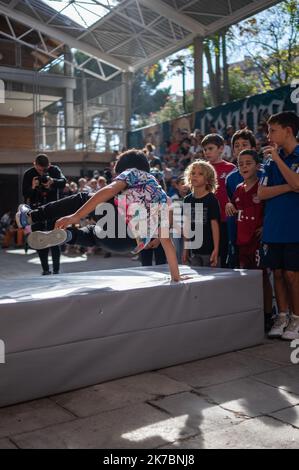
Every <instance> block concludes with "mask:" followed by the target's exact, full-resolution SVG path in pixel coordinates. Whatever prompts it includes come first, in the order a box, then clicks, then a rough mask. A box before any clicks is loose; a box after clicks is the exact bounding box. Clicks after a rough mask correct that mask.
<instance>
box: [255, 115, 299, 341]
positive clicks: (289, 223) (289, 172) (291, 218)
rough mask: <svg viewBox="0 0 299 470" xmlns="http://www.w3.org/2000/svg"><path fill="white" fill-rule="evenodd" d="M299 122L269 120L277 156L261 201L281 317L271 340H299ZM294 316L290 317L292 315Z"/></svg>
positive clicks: (273, 155)
mask: <svg viewBox="0 0 299 470" xmlns="http://www.w3.org/2000/svg"><path fill="white" fill-rule="evenodd" d="M298 131H299V117H298V116H297V115H296V114H295V113H293V112H291V111H285V112H282V113H278V114H273V115H272V116H270V118H269V119H268V138H269V141H270V145H269V146H268V147H266V148H265V149H264V154H265V155H266V156H269V155H271V158H269V159H268V161H267V162H266V164H265V165H264V174H263V175H262V178H261V182H260V187H259V191H258V196H259V197H260V199H263V200H265V201H266V207H265V220H264V229H263V237H262V239H263V242H264V244H265V245H264V260H263V262H264V264H265V266H266V267H268V268H270V269H272V270H273V274H274V289H275V296H276V301H277V305H278V311H279V315H278V317H277V320H276V321H275V323H274V325H273V327H272V329H271V331H270V332H269V337H271V338H274V337H280V338H282V339H286V340H293V339H297V338H299V145H298V142H297V140H296V137H297V135H298ZM288 311H289V315H288Z"/></svg>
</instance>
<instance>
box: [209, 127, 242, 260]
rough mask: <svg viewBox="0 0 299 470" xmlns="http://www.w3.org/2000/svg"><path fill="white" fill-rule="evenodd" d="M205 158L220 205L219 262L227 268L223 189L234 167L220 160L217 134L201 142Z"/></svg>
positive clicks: (220, 146)
mask: <svg viewBox="0 0 299 470" xmlns="http://www.w3.org/2000/svg"><path fill="white" fill-rule="evenodd" d="M202 146H203V149H204V154H205V158H206V159H207V160H208V162H209V163H211V165H213V167H214V169H215V171H216V175H217V181H218V189H217V191H216V193H215V196H216V197H217V199H218V201H219V205H220V213H221V224H220V260H221V267H222V268H225V267H226V266H227V253H228V236H227V225H226V213H225V206H226V204H227V203H228V201H229V200H228V195H227V192H226V187H225V180H226V177H227V175H228V174H229V173H231V172H232V170H234V169H235V165H233V163H230V162H226V161H225V160H223V159H222V154H223V150H224V139H223V137H222V136H221V135H219V134H208V135H206V136H205V137H204V139H203V141H202Z"/></svg>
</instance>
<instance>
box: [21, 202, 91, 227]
mask: <svg viewBox="0 0 299 470" xmlns="http://www.w3.org/2000/svg"><path fill="white" fill-rule="evenodd" d="M90 197H91V196H90V195H89V194H88V193H78V194H74V195H72V196H68V197H65V198H63V199H59V200H58V201H53V202H48V204H45V205H43V206H40V207H38V208H37V209H34V210H32V211H31V213H30V215H31V218H32V222H33V224H35V223H38V222H51V221H55V220H57V219H60V217H64V216H66V215H70V214H73V213H74V212H76V211H77V210H78V209H80V207H82V206H83V204H85V202H87V201H88V200H89V199H90ZM37 230H40V229H37ZM49 230H51V229H49Z"/></svg>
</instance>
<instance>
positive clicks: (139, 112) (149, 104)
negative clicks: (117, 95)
mask: <svg viewBox="0 0 299 470" xmlns="http://www.w3.org/2000/svg"><path fill="white" fill-rule="evenodd" d="M164 78H165V73H164V72H163V71H162V67H161V64H160V63H158V64H155V65H153V66H152V67H148V68H146V69H142V70H139V71H138V72H136V74H135V76H134V81H133V86H132V115H133V117H134V118H135V119H138V120H139V121H142V120H144V117H145V116H147V115H149V114H150V113H154V112H157V111H159V110H160V108H162V107H163V106H164V105H165V103H166V101H167V99H168V97H169V93H170V88H171V87H166V88H158V87H159V85H160V84H161V83H162V82H163V80H164Z"/></svg>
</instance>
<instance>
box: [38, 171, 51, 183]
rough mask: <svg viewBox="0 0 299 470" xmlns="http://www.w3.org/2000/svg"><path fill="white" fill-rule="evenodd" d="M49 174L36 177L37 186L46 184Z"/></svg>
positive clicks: (45, 173)
mask: <svg viewBox="0 0 299 470" xmlns="http://www.w3.org/2000/svg"><path fill="white" fill-rule="evenodd" d="M49 177H50V175H49V173H48V172H44V173H43V174H42V175H38V182H39V184H46V183H47V182H48V180H49Z"/></svg>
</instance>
